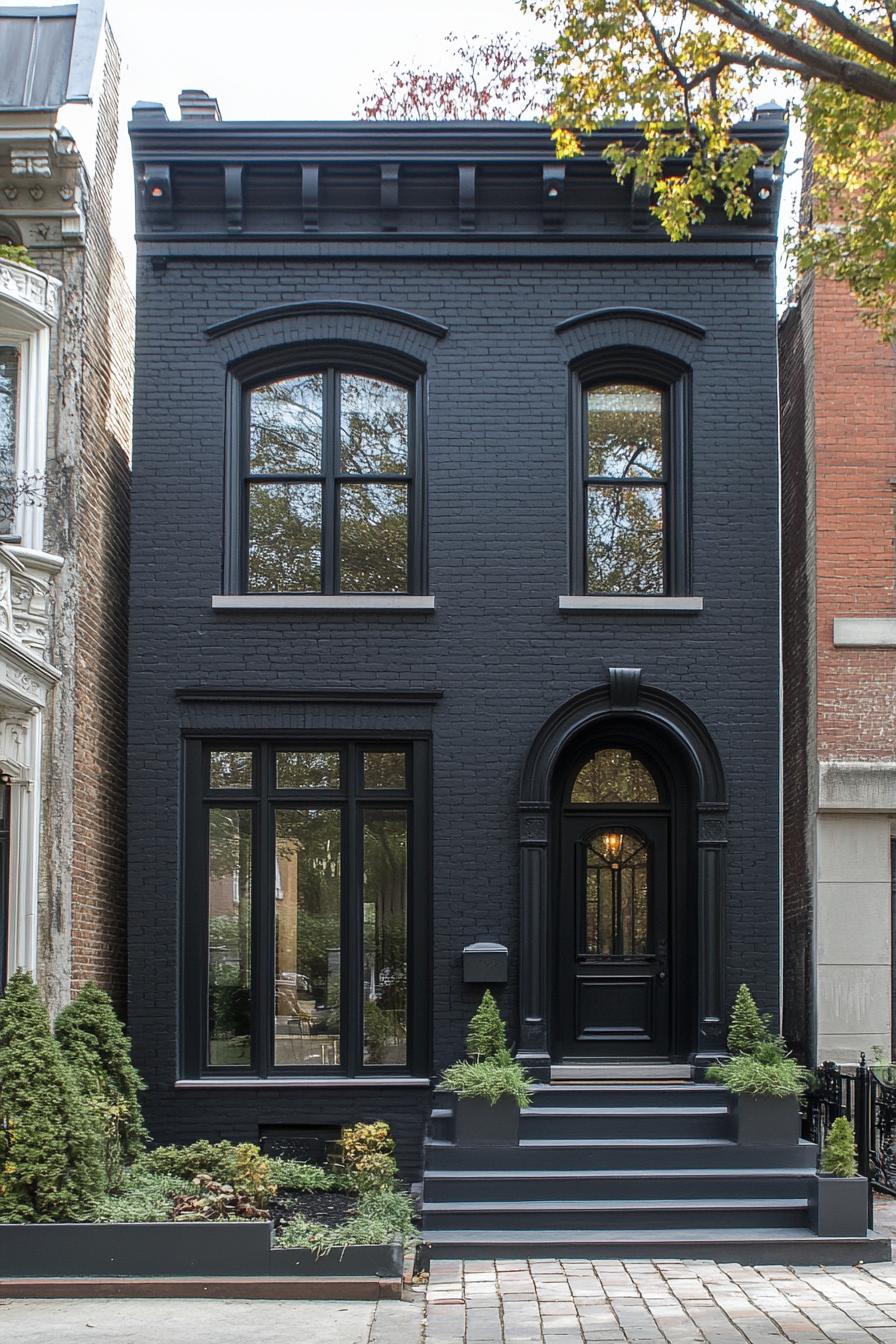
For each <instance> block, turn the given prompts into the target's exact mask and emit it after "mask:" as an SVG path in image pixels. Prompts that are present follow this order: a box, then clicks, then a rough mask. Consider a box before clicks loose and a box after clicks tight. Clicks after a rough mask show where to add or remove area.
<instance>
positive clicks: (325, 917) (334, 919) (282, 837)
mask: <svg viewBox="0 0 896 1344" xmlns="http://www.w3.org/2000/svg"><path fill="white" fill-rule="evenodd" d="M276 817H277V821H276V836H277V839H276V864H275V875H274V898H275V900H274V917H275V935H274V936H275V971H274V974H275V977H276V979H275V985H274V1015H275V1017H274V1021H275V1027H274V1063H275V1064H283V1065H290V1064H292V1065H321V1064H338V1063H339V1036H340V1002H341V1000H340V984H339V976H340V947H341V940H340V919H339V911H340V895H341V890H342V880H341V872H342V868H341V861H342V856H341V823H342V815H341V813H340V811H339V809H338V808H314V807H303V808H296V809H294V810H293V809H290V810H289V811H286V810H285V809H278V811H277V814H276Z"/></svg>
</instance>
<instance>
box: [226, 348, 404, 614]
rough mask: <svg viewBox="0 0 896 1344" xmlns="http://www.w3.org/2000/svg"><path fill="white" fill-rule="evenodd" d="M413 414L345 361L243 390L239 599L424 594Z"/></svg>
mask: <svg viewBox="0 0 896 1344" xmlns="http://www.w3.org/2000/svg"><path fill="white" fill-rule="evenodd" d="M417 409H418V387H417V379H416V378H407V377H404V376H396V375H392V374H390V373H388V372H379V371H378V370H366V369H364V367H363V365H362V364H359V365H358V366H355V365H353V363H352V362H351V361H350V360H349V359H346V358H345V357H344V356H343V357H340V358H339V359H333V360H331V361H328V362H323V361H321V363H320V364H319V365H316V366H315V365H310V366H309V365H307V364H306V365H304V366H303V367H300V368H299V369H297V370H296V371H295V372H289V373H286V374H282V373H281V374H280V375H279V376H277V377H267V378H265V379H264V380H263V381H262V380H253V381H252V383H251V384H248V385H245V386H244V392H243V410H242V418H243V435H242V460H243V468H242V501H241V534H242V536H241V547H240V550H241V563H240V569H241V583H240V586H241V588H242V591H244V592H246V593H266V594H277V593H282V594H287V593H383V594H389V593H415V592H421V591H422V568H423V557H422V544H421V524H420V509H419V499H418V498H417V497H416V494H415V492H416V491H417V490H419V476H420V471H419V453H420V430H419V425H418V423H417Z"/></svg>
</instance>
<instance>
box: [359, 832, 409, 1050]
mask: <svg viewBox="0 0 896 1344" xmlns="http://www.w3.org/2000/svg"><path fill="white" fill-rule="evenodd" d="M363 816H364V823H363V825H364V1063H365V1064H404V1063H405V1062H406V1059H407V983H408V965H407V911H408V821H407V813H406V812H405V811H404V809H400V810H395V809H391V808H390V809H389V811H382V810H380V809H374V808H369V807H367V808H364V809H363Z"/></svg>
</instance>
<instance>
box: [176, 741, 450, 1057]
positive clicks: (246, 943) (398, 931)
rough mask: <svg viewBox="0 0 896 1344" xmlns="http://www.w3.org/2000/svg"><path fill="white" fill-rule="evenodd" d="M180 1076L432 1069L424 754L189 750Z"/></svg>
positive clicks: (294, 745)
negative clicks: (426, 992) (420, 984)
mask: <svg viewBox="0 0 896 1344" xmlns="http://www.w3.org/2000/svg"><path fill="white" fill-rule="evenodd" d="M186 765H187V769H186V781H187V789H188V797H187V809H186V846H185V852H186V888H185V908H184V916H185V918H184V930H185V943H184V946H185V953H186V955H185V958H184V965H183V988H184V1003H185V1013H184V1023H185V1029H186V1038H185V1040H184V1064H185V1066H186V1068H187V1070H188V1071H189V1073H190V1074H191V1075H193V1076H196V1075H197V1074H202V1073H208V1074H222V1073H223V1074H238V1075H239V1074H249V1075H256V1076H262V1077H265V1076H270V1075H277V1074H281V1073H290V1072H292V1073H309V1072H310V1073H327V1072H329V1073H333V1074H337V1075H347V1076H354V1075H358V1074H364V1073H366V1072H372V1073H383V1072H399V1073H406V1072H408V1071H418V1072H419V1071H420V1070H421V1068H422V1069H423V1070H424V1071H425V1067H426V1064H425V1060H426V1054H427V1048H426V1039H425V1035H426V1032H425V1013H424V1012H423V997H422V994H420V993H419V992H418V989H417V984H416V980H417V979H418V978H419V977H420V976H421V975H422V974H423V968H424V957H425V949H426V930H425V913H424V911H425V904H424V900H423V886H424V878H423V876H422V872H423V869H422V864H423V857H424V854H425V850H426V844H425V827H426V815H427V814H426V807H425V805H424V801H423V792H424V789H425V787H426V782H427V779H428V759H427V744H426V743H425V742H424V741H419V740H417V741H385V742H384V741H382V740H376V741H373V740H371V741H361V740H351V741H344V740H343V741H323V740H315V741H313V742H312V741H307V742H304V741H303V742H296V741H295V740H294V739H292V740H283V741H275V740H272V741H251V742H249V741H237V742H223V741H221V742H218V741H206V742H202V741H197V740H190V741H188V742H187V744H186Z"/></svg>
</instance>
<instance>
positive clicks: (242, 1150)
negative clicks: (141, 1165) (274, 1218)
mask: <svg viewBox="0 0 896 1344" xmlns="http://www.w3.org/2000/svg"><path fill="white" fill-rule="evenodd" d="M144 1160H145V1163H146V1166H147V1167H148V1169H149V1170H150V1171H155V1172H159V1173H161V1174H162V1175H165V1176H174V1177H176V1178H177V1179H178V1180H181V1181H195V1180H197V1179H198V1178H199V1177H200V1176H205V1177H208V1178H209V1180H211V1181H214V1182H216V1183H217V1184H219V1185H229V1186H232V1187H233V1189H234V1190H236V1191H237V1193H238V1194H240V1195H245V1196H246V1197H247V1198H248V1199H250V1200H252V1201H253V1202H254V1203H257V1204H263V1205H265V1207H266V1206H267V1202H268V1199H269V1198H270V1196H271V1195H273V1194H275V1193H276V1190H277V1186H276V1183H275V1181H274V1179H273V1175H272V1173H271V1162H270V1159H269V1158H267V1157H265V1156H264V1154H263V1153H262V1152H261V1150H260V1149H259V1147H258V1145H257V1144H254V1143H239V1144H234V1143H228V1141H227V1140H226V1139H223V1140H222V1141H221V1142H220V1143H211V1142H209V1140H208V1139H197V1141H196V1142H195V1143H188V1144H186V1145H184V1147H182V1148H181V1147H177V1146H176V1145H174V1144H172V1145H169V1146H168V1147H164V1148H154V1149H153V1150H152V1152H150V1153H147V1154H146V1157H145V1159H144Z"/></svg>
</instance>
